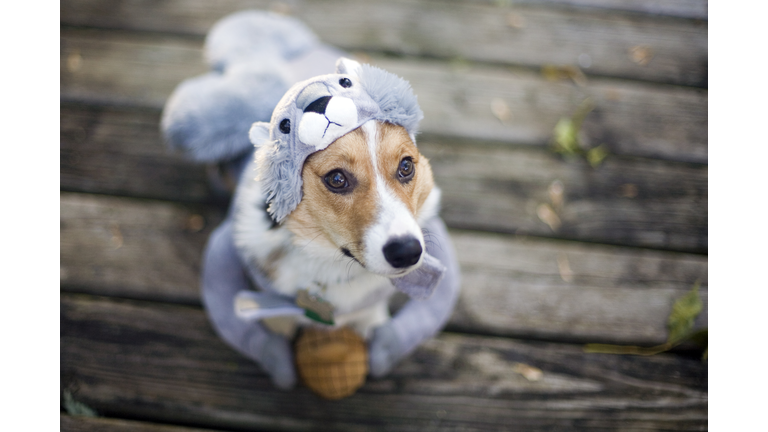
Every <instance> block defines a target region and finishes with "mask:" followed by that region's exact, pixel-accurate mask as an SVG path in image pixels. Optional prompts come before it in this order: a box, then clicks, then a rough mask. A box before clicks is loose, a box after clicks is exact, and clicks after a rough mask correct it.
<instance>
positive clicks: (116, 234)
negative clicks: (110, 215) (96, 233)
mask: <svg viewBox="0 0 768 432" xmlns="http://www.w3.org/2000/svg"><path fill="white" fill-rule="evenodd" d="M110 229H111V231H112V246H113V248H114V249H120V248H121V247H123V232H122V231H121V230H120V224H119V223H117V222H112V225H111V226H110Z"/></svg>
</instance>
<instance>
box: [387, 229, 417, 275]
mask: <svg viewBox="0 0 768 432" xmlns="http://www.w3.org/2000/svg"><path fill="white" fill-rule="evenodd" d="M421 252H422V250H421V243H419V241H418V240H416V239H415V238H414V237H398V238H395V239H392V240H390V241H389V242H387V244H385V245H384V258H386V259H387V262H388V263H389V264H390V265H392V267H394V268H403V267H410V266H412V265H414V264H416V263H417V262H419V258H421Z"/></svg>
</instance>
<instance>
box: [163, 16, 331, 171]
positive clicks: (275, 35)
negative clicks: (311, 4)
mask: <svg viewBox="0 0 768 432" xmlns="http://www.w3.org/2000/svg"><path fill="white" fill-rule="evenodd" d="M318 52H321V53H323V54H324V55H321V56H320V57H322V58H324V57H325V54H329V53H331V52H333V54H332V55H331V57H332V58H333V60H334V61H335V58H336V57H337V56H338V54H337V52H335V51H334V50H333V49H332V48H330V47H327V46H324V45H322V44H320V42H319V40H318V38H317V37H316V36H315V35H314V33H312V31H311V30H309V29H308V28H307V27H306V26H305V25H304V24H303V23H301V22H300V21H298V20H296V19H294V18H291V17H287V16H282V15H278V14H275V13H270V12H263V11H243V12H238V13H235V14H232V15H229V16H227V17H225V18H223V19H222V20H220V21H219V22H217V23H216V24H215V25H214V26H213V28H212V29H211V31H210V33H209V34H208V36H207V38H206V41H205V59H206V61H207V63H208V64H209V65H210V67H211V69H212V71H211V72H209V73H207V74H205V75H201V76H198V77H195V78H190V79H188V80H186V81H184V82H182V83H181V84H179V86H178V87H177V88H176V89H175V90H174V92H173V94H172V95H171V97H170V98H169V99H168V101H167V102H166V104H165V108H164V110H163V115H162V121H161V129H162V132H163V134H164V135H165V138H166V142H167V144H168V145H169V146H170V147H171V148H173V149H178V150H181V151H182V152H183V153H185V154H186V155H187V156H188V157H189V158H191V159H192V160H195V161H198V162H204V163H214V162H231V161H235V160H242V159H243V158H244V157H245V156H247V155H250V153H251V152H252V151H253V145H252V144H251V142H250V140H249V138H248V131H249V129H250V127H251V125H252V124H253V123H254V122H257V121H266V122H269V121H270V118H271V116H272V110H273V109H274V107H275V106H276V105H277V103H278V102H279V101H280V98H281V97H282V96H283V94H284V93H285V92H286V91H287V90H288V88H289V87H290V86H291V85H292V84H293V83H294V82H295V80H296V78H299V77H300V76H299V75H297V73H296V72H295V71H294V70H293V69H295V66H294V65H299V64H300V63H305V62H306V60H304V59H308V58H312V57H316V56H317V53H318ZM321 63H323V62H321ZM331 64H332V63H331ZM331 71H332V69H329V70H328V71H327V72H326V73H329V72H331Z"/></svg>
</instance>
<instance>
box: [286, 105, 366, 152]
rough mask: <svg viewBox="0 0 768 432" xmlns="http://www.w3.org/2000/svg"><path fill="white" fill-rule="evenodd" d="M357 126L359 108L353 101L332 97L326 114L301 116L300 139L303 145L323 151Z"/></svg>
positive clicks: (312, 113)
mask: <svg viewBox="0 0 768 432" xmlns="http://www.w3.org/2000/svg"><path fill="white" fill-rule="evenodd" d="M356 125H357V106H355V103H354V102H353V101H352V99H349V98H345V97H340V96H337V97H332V98H331V99H330V100H328V101H327V104H326V105H325V107H324V112H322V113H320V112H316V111H307V112H305V113H304V114H303V115H302V116H301V120H300V121H299V130H298V137H299V141H301V142H302V143H304V144H306V145H310V146H314V147H315V150H322V149H324V148H326V147H328V145H329V144H331V143H332V142H333V141H334V140H336V139H337V138H339V137H340V136H341V135H343V134H344V133H346V132H348V131H349V130H350V129H351V128H353V127H354V126H356Z"/></svg>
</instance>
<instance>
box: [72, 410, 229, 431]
mask: <svg viewBox="0 0 768 432" xmlns="http://www.w3.org/2000/svg"><path fill="white" fill-rule="evenodd" d="M60 431H61V432H204V431H208V432H214V431H212V430H211V429H197V428H188V427H182V426H171V425H164V424H158V423H148V422H142V421H135V420H122V419H114V418H102V417H96V418H94V417H72V416H68V415H64V414H61V428H60Z"/></svg>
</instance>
